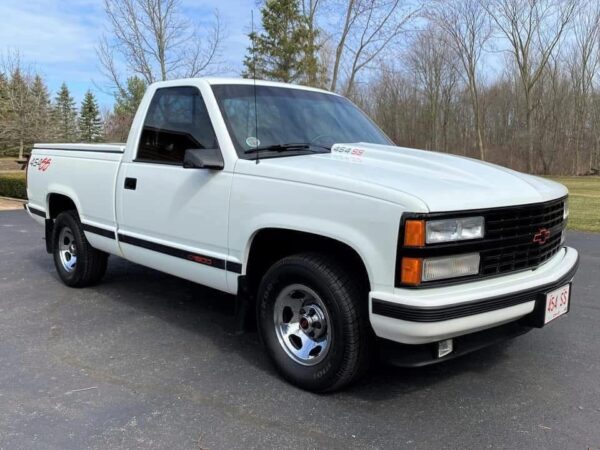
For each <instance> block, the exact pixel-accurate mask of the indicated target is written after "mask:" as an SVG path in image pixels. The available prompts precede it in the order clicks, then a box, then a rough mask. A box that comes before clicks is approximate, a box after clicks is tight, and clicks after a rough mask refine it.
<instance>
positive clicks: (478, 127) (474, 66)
mask: <svg viewBox="0 0 600 450" xmlns="http://www.w3.org/2000/svg"><path fill="white" fill-rule="evenodd" d="M429 16H430V18H431V19H432V20H433V21H434V22H435V23H436V24H437V25H438V26H439V27H440V28H441V29H442V30H443V32H444V33H445V34H446V35H447V37H448V39H447V42H448V44H450V47H451V49H452V51H453V53H454V54H455V55H456V57H457V59H458V61H459V62H460V64H461V66H462V69H463V70H462V72H461V74H462V75H463V76H464V78H465V81H466V84H467V87H468V90H469V98H470V100H471V107H472V108H473V118H474V128H475V137H476V142H477V150H478V153H479V157H480V158H481V159H482V160H485V148H484V144H483V133H482V128H483V126H482V119H481V104H480V103H481V102H480V99H479V77H478V72H479V62H480V59H481V55H482V53H483V51H484V46H485V44H486V42H487V41H488V40H489V38H490V36H491V33H492V28H491V26H490V21H489V16H488V14H487V12H486V10H485V8H484V7H483V6H482V3H481V0H438V1H437V2H436V3H435V4H434V6H433V8H432V9H431V10H430V14H429Z"/></svg>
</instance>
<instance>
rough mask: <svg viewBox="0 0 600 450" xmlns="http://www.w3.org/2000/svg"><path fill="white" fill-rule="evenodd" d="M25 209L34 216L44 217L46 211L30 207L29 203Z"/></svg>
mask: <svg viewBox="0 0 600 450" xmlns="http://www.w3.org/2000/svg"><path fill="white" fill-rule="evenodd" d="M27 209H29V212H30V213H31V214H35V215H36V216H40V217H43V218H44V219H45V218H46V211H42V210H41V209H37V208H32V207H31V206H29V205H27Z"/></svg>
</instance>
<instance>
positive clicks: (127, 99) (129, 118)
mask: <svg viewBox="0 0 600 450" xmlns="http://www.w3.org/2000/svg"><path fill="white" fill-rule="evenodd" d="M145 92H146V82H145V81H144V80H142V79H141V78H138V77H131V78H128V79H127V86H126V87H125V88H124V89H121V90H120V91H119V92H117V95H116V103H115V108H114V111H113V112H112V113H111V114H110V115H109V116H108V117H107V118H106V122H105V124H104V132H105V136H106V139H107V140H109V141H116V142H125V141H126V140H127V135H128V134H129V128H131V123H132V122H133V117H134V116H135V112H136V111H137V108H138V106H139V104H140V102H141V101H142V97H143V96H144V93H145Z"/></svg>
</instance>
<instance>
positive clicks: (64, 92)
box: [0, 53, 104, 160]
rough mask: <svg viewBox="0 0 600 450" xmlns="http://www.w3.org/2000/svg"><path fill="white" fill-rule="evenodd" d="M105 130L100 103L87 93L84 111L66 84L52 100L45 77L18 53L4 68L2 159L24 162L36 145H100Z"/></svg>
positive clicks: (0, 68)
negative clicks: (45, 143)
mask: <svg viewBox="0 0 600 450" xmlns="http://www.w3.org/2000/svg"><path fill="white" fill-rule="evenodd" d="M103 134H104V129H103V124H102V120H101V118H100V111H99V108H98V103H97V101H96V98H95V96H94V94H93V93H92V91H89V90H88V91H87V93H86V94H85V97H84V99H83V101H82V102H81V106H80V108H77V106H76V104H75V100H74V99H73V97H72V96H71V93H70V92H69V88H68V87H67V85H66V84H64V83H63V85H62V86H61V88H60V89H59V91H58V92H57V93H56V96H55V97H54V98H53V99H52V98H51V95H50V92H49V90H48V87H47V86H46V83H45V82H44V80H43V79H42V77H41V76H40V75H39V74H38V73H35V72H34V71H33V70H31V69H30V68H28V67H26V66H24V65H23V64H22V62H21V59H20V57H19V55H18V54H16V53H15V54H10V55H8V56H7V57H5V58H4V60H3V61H2V64H1V65H0V156H3V155H4V156H6V155H11V156H16V157H18V158H19V159H20V160H22V159H23V157H24V154H25V153H29V150H30V149H31V146H32V145H33V144H34V143H35V142H78V141H82V142H99V141H101V140H102V139H103Z"/></svg>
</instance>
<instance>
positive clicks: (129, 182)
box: [124, 178, 137, 191]
mask: <svg viewBox="0 0 600 450" xmlns="http://www.w3.org/2000/svg"><path fill="white" fill-rule="evenodd" d="M124 187H125V189H130V190H132V191H135V188H136V187H137V178H125V186H124Z"/></svg>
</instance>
